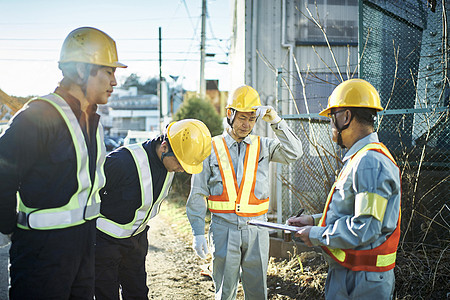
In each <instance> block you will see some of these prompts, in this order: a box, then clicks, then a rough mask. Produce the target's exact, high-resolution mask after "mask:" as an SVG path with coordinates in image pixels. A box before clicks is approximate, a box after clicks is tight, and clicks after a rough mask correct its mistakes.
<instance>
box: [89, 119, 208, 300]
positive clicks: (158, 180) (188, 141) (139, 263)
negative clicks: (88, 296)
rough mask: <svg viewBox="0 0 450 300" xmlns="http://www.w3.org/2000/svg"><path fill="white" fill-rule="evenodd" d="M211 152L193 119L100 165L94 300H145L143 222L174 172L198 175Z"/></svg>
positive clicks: (156, 205) (202, 126)
mask: <svg viewBox="0 0 450 300" xmlns="http://www.w3.org/2000/svg"><path fill="white" fill-rule="evenodd" d="M210 153H211V134H210V132H209V130H208V128H207V127H206V125H205V124H204V123H203V122H201V121H199V120H195V119H185V120H181V121H177V122H172V123H171V124H169V126H168V127H167V132H166V133H165V134H163V135H161V136H159V137H157V138H155V139H150V140H147V141H146V142H144V143H138V144H132V145H125V146H124V147H121V148H118V149H117V150H115V151H113V152H111V153H110V154H109V155H108V156H107V158H106V162H105V174H106V185H105V187H104V188H103V189H102V190H101V192H100V194H101V198H102V204H101V216H100V218H99V219H98V220H97V244H96V248H95V256H96V261H95V275H96V279H95V299H99V300H101V299H119V287H120V291H121V293H122V294H121V295H122V298H123V299H147V295H148V287H147V276H146V272H145V256H146V255H147V250H148V240H147V231H148V226H147V223H148V222H149V220H150V219H151V218H153V217H154V216H156V215H157V214H158V212H159V208H160V205H161V203H162V201H163V200H164V198H165V197H166V196H167V193H168V192H169V188H170V186H171V183H172V179H173V176H174V172H183V171H184V172H186V173H189V174H196V173H200V172H201V171H202V168H203V160H204V159H205V158H206V157H208V156H209V155H210Z"/></svg>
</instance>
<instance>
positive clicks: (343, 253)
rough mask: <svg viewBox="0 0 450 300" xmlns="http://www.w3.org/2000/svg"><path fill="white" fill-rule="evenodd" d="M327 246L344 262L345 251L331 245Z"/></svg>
mask: <svg viewBox="0 0 450 300" xmlns="http://www.w3.org/2000/svg"><path fill="white" fill-rule="evenodd" d="M327 248H328V250H329V251H330V252H331V254H333V256H334V257H335V258H336V259H337V260H339V261H340V262H343V261H344V260H345V252H344V251H343V250H342V249H334V248H330V247H327Z"/></svg>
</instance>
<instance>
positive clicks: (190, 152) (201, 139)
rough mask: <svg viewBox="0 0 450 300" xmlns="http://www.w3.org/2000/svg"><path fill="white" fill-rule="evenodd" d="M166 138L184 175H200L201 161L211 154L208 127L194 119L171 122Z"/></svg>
mask: <svg viewBox="0 0 450 300" xmlns="http://www.w3.org/2000/svg"><path fill="white" fill-rule="evenodd" d="M167 137H168V138H169V143H170V146H171V147H172V151H173V153H174V154H175V157H176V158H177V159H178V162H179V163H180V164H181V166H182V167H183V169H184V170H185V171H186V173H189V174H197V173H200V172H201V171H202V169H203V160H205V158H207V157H208V156H209V155H210V154H211V133H210V132H209V130H208V127H206V125H205V124H204V123H203V122H202V121H199V120H195V119H185V120H181V121H177V122H172V123H170V124H169V126H168V127H167Z"/></svg>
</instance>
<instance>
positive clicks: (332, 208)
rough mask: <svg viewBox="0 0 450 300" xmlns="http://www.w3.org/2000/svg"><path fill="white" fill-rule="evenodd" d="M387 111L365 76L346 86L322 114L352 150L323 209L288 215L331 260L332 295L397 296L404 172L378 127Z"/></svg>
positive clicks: (327, 288) (329, 296)
mask: <svg viewBox="0 0 450 300" xmlns="http://www.w3.org/2000/svg"><path fill="white" fill-rule="evenodd" d="M381 110H383V107H382V106H381V104H380V96H379V95H378V92H377V91H376V89H375V88H374V87H373V86H372V85H371V84H370V83H369V82H367V81H365V80H362V79H350V80H346V81H344V82H342V83H341V84H339V85H338V86H337V87H336V88H335V89H334V91H333V93H332V94H331V96H330V97H329V99H328V107H327V108H326V109H325V110H323V111H322V112H320V115H322V116H327V117H329V118H330V125H331V130H332V133H333V141H334V142H336V143H337V144H338V145H339V146H341V147H342V148H347V149H348V151H347V153H346V154H345V156H344V159H343V161H344V166H343V168H342V170H341V171H340V173H339V176H338V177H337V179H336V181H335V183H334V185H333V187H332V189H331V191H330V193H329V195H328V198H327V201H326V203H325V208H324V210H323V213H322V214H317V215H312V216H311V215H304V216H300V217H293V218H290V219H289V220H288V223H289V224H290V225H295V226H300V227H301V229H300V230H299V231H298V232H297V233H296V234H295V235H296V236H298V237H300V238H301V239H302V240H303V241H304V242H305V243H306V244H307V245H308V246H312V245H314V246H321V247H322V249H323V250H324V252H325V254H326V255H325V257H326V258H327V260H328V262H329V270H328V277H327V282H326V284H325V298H326V299H375V300H378V299H392V297H393V291H394V266H395V258H396V254H397V246H398V241H399V237H400V199H401V188H400V171H399V169H398V167H397V164H396V163H395V160H394V158H393V157H392V155H391V154H390V153H389V150H388V149H387V148H386V147H385V146H384V145H383V144H382V143H380V142H379V140H378V135H377V133H376V132H374V130H373V122H374V119H375V116H376V114H377V111H381Z"/></svg>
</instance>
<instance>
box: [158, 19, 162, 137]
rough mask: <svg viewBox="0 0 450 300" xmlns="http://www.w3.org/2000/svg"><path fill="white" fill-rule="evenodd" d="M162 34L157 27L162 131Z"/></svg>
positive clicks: (160, 122) (160, 125) (160, 123)
mask: <svg viewBox="0 0 450 300" xmlns="http://www.w3.org/2000/svg"><path fill="white" fill-rule="evenodd" d="M161 36H162V34H161V27H159V89H158V91H159V130H160V132H162V122H163V115H162V94H163V93H162V51H161V48H162V46H161V40H162V37H161Z"/></svg>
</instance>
